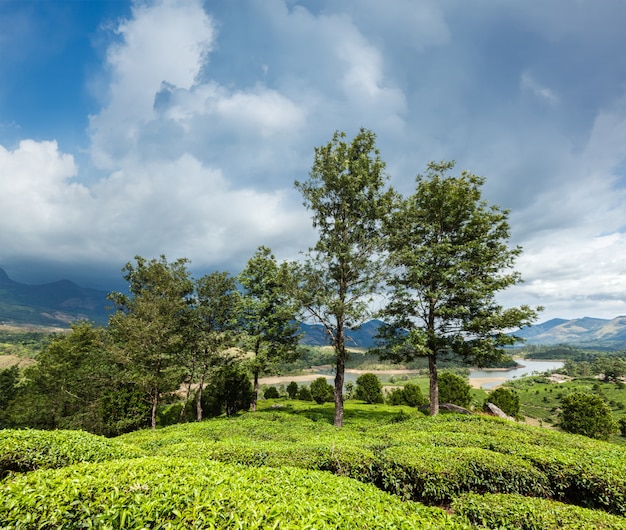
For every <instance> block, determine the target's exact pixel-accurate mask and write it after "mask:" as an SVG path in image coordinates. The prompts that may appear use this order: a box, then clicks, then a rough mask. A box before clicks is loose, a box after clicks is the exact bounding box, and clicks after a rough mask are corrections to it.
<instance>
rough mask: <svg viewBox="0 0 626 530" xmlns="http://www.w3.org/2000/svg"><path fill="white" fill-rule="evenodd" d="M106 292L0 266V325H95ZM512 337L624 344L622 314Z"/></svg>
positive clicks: (552, 324)
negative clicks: (34, 278) (27, 277)
mask: <svg viewBox="0 0 626 530" xmlns="http://www.w3.org/2000/svg"><path fill="white" fill-rule="evenodd" d="M107 294H108V293H107V292H106V291H100V290H97V289H89V288H85V287H79V286H78V285H76V284H75V283H73V282H70V281H68V280H61V281H58V282H53V283H47V284H44V285H26V284H23V283H19V282H16V281H13V280H11V278H9V276H8V275H7V273H6V272H5V271H4V270H2V269H1V268H0V323H3V322H9V323H19V324H39V325H46V326H62V327H65V326H68V325H69V323H70V322H72V321H74V320H81V319H86V320H90V321H92V322H95V323H96V324H100V325H106V324H107V322H108V315H109V313H108V311H107V307H110V306H111V305H112V304H111V302H110V301H108V300H107ZM382 324H383V322H381V321H380V320H370V321H369V322H366V323H364V324H363V325H362V326H360V327H359V328H358V329H354V330H349V331H348V332H347V333H346V337H347V339H348V346H353V347H359V348H371V347H373V346H374V337H375V336H376V332H377V331H378V328H379V327H380V326H381V325H382ZM300 328H301V330H302V332H303V333H304V337H303V339H302V343H303V344H307V345H313V346H323V345H326V344H329V342H328V338H327V335H326V331H325V330H324V328H323V326H321V325H319V324H305V323H301V324H300ZM515 335H517V336H519V337H522V338H524V339H525V341H526V344H537V345H554V344H569V345H572V346H581V347H587V348H606V349H623V348H626V316H620V317H617V318H614V319H613V320H605V319H602V318H589V317H584V318H577V319H573V320H564V319H560V318H554V319H552V320H549V321H547V322H544V323H542V324H537V325H534V326H531V327H528V328H523V329H521V330H519V331H516V332H515Z"/></svg>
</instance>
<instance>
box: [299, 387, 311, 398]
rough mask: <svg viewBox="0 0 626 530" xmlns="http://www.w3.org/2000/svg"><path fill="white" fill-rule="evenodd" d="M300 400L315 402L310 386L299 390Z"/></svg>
mask: <svg viewBox="0 0 626 530" xmlns="http://www.w3.org/2000/svg"><path fill="white" fill-rule="evenodd" d="M298 399H299V400H300V401H313V396H312V395H311V390H310V389H309V387H308V386H305V385H302V386H301V387H300V389H299V390H298Z"/></svg>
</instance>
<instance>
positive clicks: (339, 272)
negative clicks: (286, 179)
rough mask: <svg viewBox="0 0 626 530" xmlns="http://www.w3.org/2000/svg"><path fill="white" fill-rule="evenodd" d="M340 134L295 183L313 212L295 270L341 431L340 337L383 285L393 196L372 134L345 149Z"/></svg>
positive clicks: (366, 315) (342, 353) (319, 151)
mask: <svg viewBox="0 0 626 530" xmlns="http://www.w3.org/2000/svg"><path fill="white" fill-rule="evenodd" d="M345 137H346V135H345V133H339V132H336V133H335V134H334V135H333V138H332V140H331V141H330V142H329V143H328V144H326V145H323V146H321V147H317V148H315V160H314V162H313V167H312V168H311V172H310V173H309V179H308V180H306V181H304V182H297V181H296V183H295V185H296V188H297V189H298V190H300V192H301V193H302V195H303V197H304V205H305V206H306V207H307V209H309V210H311V212H312V221H313V227H314V228H316V229H317V231H318V234H319V237H318V240H317V242H316V244H315V246H314V247H313V248H311V249H309V252H308V254H307V256H306V260H305V262H304V264H303V266H302V267H301V271H300V289H299V291H298V293H299V298H300V302H301V304H302V306H303V307H304V308H305V310H306V311H307V312H308V313H309V314H310V316H311V317H312V318H314V319H315V320H317V321H319V322H320V323H321V324H322V325H323V326H324V328H325V329H326V331H327V333H328V336H329V338H330V341H331V344H332V346H333V348H334V350H335V370H336V378H335V419H334V423H335V425H336V426H338V427H341V425H343V385H344V373H345V362H346V343H345V332H346V330H347V329H349V328H350V327H351V326H358V325H359V324H361V323H363V322H364V321H365V320H366V319H367V318H369V316H370V311H369V304H368V302H369V301H370V300H371V298H372V297H373V295H374V293H375V292H376V289H377V287H378V285H379V284H380V283H381V282H382V280H383V273H384V268H383V267H381V264H380V259H379V256H380V255H381V253H382V251H383V247H384V238H383V234H382V222H383V218H384V217H386V216H387V215H388V212H389V210H390V208H391V206H392V202H393V197H394V193H393V192H392V191H391V190H390V189H389V188H388V187H387V180H388V177H387V176H386V175H385V173H384V168H385V164H384V162H383V161H382V160H381V158H380V155H379V152H378V150H377V148H376V145H375V140H376V136H375V134H374V133H373V132H371V131H367V130H365V129H361V130H360V131H359V133H358V134H357V135H356V136H355V137H354V139H353V140H352V141H351V142H350V143H346V142H345V141H344V139H345Z"/></svg>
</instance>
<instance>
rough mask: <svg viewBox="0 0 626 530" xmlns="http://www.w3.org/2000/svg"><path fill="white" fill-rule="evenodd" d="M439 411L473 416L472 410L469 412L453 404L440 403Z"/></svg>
mask: <svg viewBox="0 0 626 530" xmlns="http://www.w3.org/2000/svg"><path fill="white" fill-rule="evenodd" d="M439 410H447V411H448V412H456V413H457V414H472V411H471V410H467V409H465V408H463V407H459V406H458V405H454V404H453V403H440V404H439Z"/></svg>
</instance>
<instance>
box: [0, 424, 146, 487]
mask: <svg viewBox="0 0 626 530" xmlns="http://www.w3.org/2000/svg"><path fill="white" fill-rule="evenodd" d="M144 455H145V453H144V452H143V451H142V450H141V449H139V448H138V447H135V446H132V445H128V444H125V443H123V442H120V441H118V440H111V439H108V438H104V437H102V436H96V435H94V434H89V433H86V432H83V431H38V430H34V429H24V430H12V429H5V430H0V477H3V476H5V475H6V474H7V473H9V472H12V471H13V472H25V471H31V470H34V469H39V468H58V467H63V466H67V465H69V464H74V463H78V462H102V461H106V460H113V459H117V458H137V457H139V456H144Z"/></svg>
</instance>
